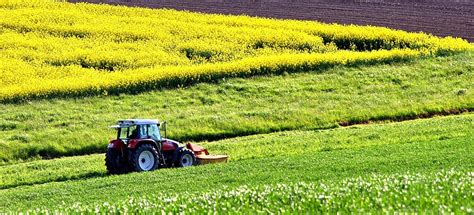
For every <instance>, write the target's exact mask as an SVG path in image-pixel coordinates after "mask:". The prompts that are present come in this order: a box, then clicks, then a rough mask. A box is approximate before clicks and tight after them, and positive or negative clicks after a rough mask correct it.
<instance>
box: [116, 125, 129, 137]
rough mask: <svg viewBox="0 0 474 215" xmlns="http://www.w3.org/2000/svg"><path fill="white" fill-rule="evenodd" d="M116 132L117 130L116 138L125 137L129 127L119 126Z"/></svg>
mask: <svg viewBox="0 0 474 215" xmlns="http://www.w3.org/2000/svg"><path fill="white" fill-rule="evenodd" d="M118 132H119V134H118V139H127V138H128V132H129V128H119V129H118Z"/></svg>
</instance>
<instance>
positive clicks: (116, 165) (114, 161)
mask: <svg viewBox="0 0 474 215" xmlns="http://www.w3.org/2000/svg"><path fill="white" fill-rule="evenodd" d="M105 166H106V167H107V172H108V173H109V174H122V173H126V172H128V165H127V162H125V158H124V156H123V155H122V152H121V151H120V150H117V149H114V148H109V149H107V152H106V153H105Z"/></svg>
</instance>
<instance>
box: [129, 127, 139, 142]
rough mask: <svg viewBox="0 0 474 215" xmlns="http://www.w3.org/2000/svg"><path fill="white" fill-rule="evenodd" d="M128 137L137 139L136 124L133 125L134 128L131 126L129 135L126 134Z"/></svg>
mask: <svg viewBox="0 0 474 215" xmlns="http://www.w3.org/2000/svg"><path fill="white" fill-rule="evenodd" d="M128 138H129V139H137V138H138V129H137V126H135V128H133V130H132V133H131V134H130V136H128Z"/></svg>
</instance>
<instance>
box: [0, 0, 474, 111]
mask: <svg viewBox="0 0 474 215" xmlns="http://www.w3.org/2000/svg"><path fill="white" fill-rule="evenodd" d="M472 48H473V47H472V45H470V44H469V43H468V42H466V41H464V40H462V39H457V38H450V37H448V38H438V37H435V36H431V35H427V34H424V33H408V32H404V31H399V30H391V29H388V28H381V27H362V26H352V25H350V26H344V25H337V24H322V23H318V22H312V21H293V20H274V19H266V18H253V17H247V16H225V15H210V14H201V13H191V12H183V11H175V10H168V9H159V10H157V9H144V8H128V7H121V6H109V5H93V4H84V3H80V4H71V3H65V2H61V1H53V0H4V1H0V72H1V74H2V75H1V76H0V101H1V102H16V101H24V100H28V99H34V98H52V97H74V96H89V95H99V94H117V93H135V92H141V91H146V90H151V89H160V88H165V87H179V86H186V85H189V84H192V83H197V82H202V81H213V80H216V79H220V78H224V77H247V76H251V75H260V74H278V73H283V72H300V71H311V70H318V69H324V68H327V67H331V66H336V65H359V64H374V63H386V62H393V61H400V60H407V59H413V58H418V57H423V56H435V55H446V54H453V53H456V52H462V51H466V50H468V49H472Z"/></svg>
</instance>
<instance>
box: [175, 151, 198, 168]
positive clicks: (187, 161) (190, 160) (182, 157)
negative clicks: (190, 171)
mask: <svg viewBox="0 0 474 215" xmlns="http://www.w3.org/2000/svg"><path fill="white" fill-rule="evenodd" d="M194 165H196V156H195V155H194V152H193V151H191V150H189V149H186V148H182V149H181V150H180V151H179V152H178V156H177V159H176V161H175V162H174V166H175V167H188V166H194Z"/></svg>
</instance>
